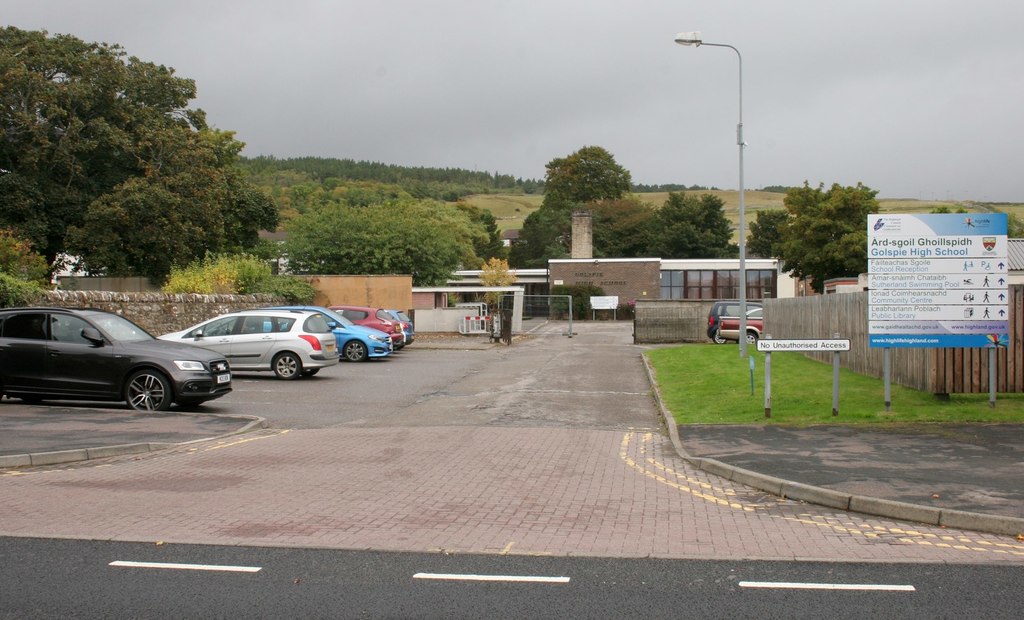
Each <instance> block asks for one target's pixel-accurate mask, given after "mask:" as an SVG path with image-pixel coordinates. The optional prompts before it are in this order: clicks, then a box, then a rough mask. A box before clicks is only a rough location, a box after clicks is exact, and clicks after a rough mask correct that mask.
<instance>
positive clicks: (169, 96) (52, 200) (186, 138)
mask: <svg viewBox="0 0 1024 620" xmlns="http://www.w3.org/2000/svg"><path fill="white" fill-rule="evenodd" d="M195 96H196V87H195V83H194V82H193V81H192V80H188V79H183V78H179V77H176V76H175V75H174V70H173V69H170V68H167V67H164V66H162V65H156V64H153V63H150V62H143V61H140V60H139V59H138V58H135V57H128V56H127V54H126V53H125V51H124V50H123V49H122V48H121V47H120V46H117V45H108V44H105V43H103V44H97V43H86V42H84V41H81V40H79V39H77V38H75V37H72V36H69V35H56V36H53V37H50V36H48V34H47V33H46V32H44V31H39V32H33V31H23V30H19V29H18V28H14V27H7V28H4V29H2V30H0V127H2V128H3V130H2V136H3V139H2V140H0V204H3V205H4V209H2V210H0V226H7V227H12V228H15V229H17V230H19V231H20V233H21V234H22V235H24V236H25V237H26V238H27V239H28V240H29V241H30V242H31V243H32V245H33V247H35V248H37V249H38V251H39V252H40V253H41V254H43V256H44V257H45V258H46V259H47V261H48V263H49V264H51V265H53V264H54V260H55V259H56V258H57V256H58V255H60V254H61V253H63V252H64V251H65V250H69V253H72V252H74V253H77V254H79V255H80V257H81V259H82V266H84V267H85V268H87V269H89V270H95V271H103V272H108V273H111V274H116V275H136V274H141V275H148V276H150V277H153V278H159V277H160V276H162V275H166V273H167V270H168V267H169V265H170V264H173V263H174V262H177V261H179V260H181V259H182V258H188V259H191V258H196V257H201V256H203V254H204V253H205V251H206V250H220V249H226V248H244V247H246V246H247V245H249V244H252V243H255V241H256V235H255V232H256V231H255V230H253V226H261V225H271V224H273V225H276V210H275V209H272V208H268V207H272V203H271V202H270V201H269V198H262V197H261V196H259V195H258V194H256V193H254V192H253V191H252V190H251V188H249V187H248V186H247V182H246V181H244V177H242V175H241V173H240V172H238V171H236V170H232V167H233V166H234V164H235V161H236V159H237V156H238V152H239V151H240V149H241V146H242V145H241V143H239V142H237V141H235V140H234V138H233V136H232V134H230V133H229V132H216V131H209V130H208V129H207V126H206V120H205V114H204V113H203V112H202V111H201V110H192V109H189V108H188V105H189V102H190V101H191V100H192V99H194V98H195ZM149 198H155V199H157V202H156V211H155V213H154V214H153V215H152V218H150V219H149V220H147V219H146V218H145V217H142V216H141V215H140V214H139V213H136V212H137V211H138V212H142V211H145V210H146V205H145V202H144V201H145V200H146V199H149ZM94 209H95V210H96V212H95V213H94V212H93V210H94ZM167 209H172V210H175V211H176V212H175V213H168V212H167ZM182 210H183V211H182ZM123 214H127V215H129V216H131V217H130V218H129V219H128V220H126V221H121V222H120V223H118V221H117V220H116V218H117V217H118V216H120V215H123ZM112 224H118V226H117V228H115V229H114V230H112V231H111V230H108V229H106V228H103V226H107V225H112ZM176 226H180V227H181V229H180V232H181V234H182V235H184V238H183V239H182V240H181V246H182V247H184V248H185V249H186V250H185V251H184V252H183V251H182V250H181V249H175V250H174V251H173V252H172V256H171V258H170V259H169V260H168V258H167V257H165V256H163V255H160V254H145V253H144V252H142V251H140V250H139V249H138V248H139V247H143V246H145V247H150V248H152V249H154V250H157V251H161V252H162V251H165V250H167V249H168V248H167V243H168V242H167V239H166V238H165V239H156V238H150V237H147V235H156V236H163V237H167V236H168V235H170V236H171V237H172V238H173V235H175V234H177V233H178V232H179V231H178V230H176V229H175V227H176ZM128 227H131V229H129V228H128ZM200 229H202V230H200ZM70 231H76V232H75V233H74V237H75V242H74V243H69V241H68V235H69V232H70ZM104 240H105V241H106V245H103V244H102V243H101V241H104ZM72 245H74V247H71V246H72ZM119 252H123V253H125V254H126V256H123V257H118V256H117V254H118V253H119ZM192 252H198V253H192ZM185 254H188V256H184V255H185Z"/></svg>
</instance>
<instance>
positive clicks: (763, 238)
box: [747, 209, 789, 258]
mask: <svg viewBox="0 0 1024 620" xmlns="http://www.w3.org/2000/svg"><path fill="white" fill-rule="evenodd" d="M787 221H789V212H787V211H786V210H785V209H766V210H764V211H758V212H757V215H756V216H755V219H754V221H753V222H751V223H750V236H749V237H748V239H747V255H748V256H757V257H760V258H777V257H778V256H779V250H778V249H777V248H776V246H778V244H779V242H780V240H781V238H782V228H783V227H784V226H785V225H786V222H787Z"/></svg>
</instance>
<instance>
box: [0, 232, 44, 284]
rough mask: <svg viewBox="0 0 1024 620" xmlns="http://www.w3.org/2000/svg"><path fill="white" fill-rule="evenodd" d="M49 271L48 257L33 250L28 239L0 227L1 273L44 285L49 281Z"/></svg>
mask: <svg viewBox="0 0 1024 620" xmlns="http://www.w3.org/2000/svg"><path fill="white" fill-rule="evenodd" d="M48 271H49V265H48V264H47V262H46V259H45V258H43V257H42V256H41V255H39V254H37V253H36V252H33V251H32V246H31V245H30V244H29V243H28V241H26V240H24V239H21V238H19V237H18V236H17V235H15V234H14V232H13V231H10V230H6V229H2V228H0V273H5V274H7V275H9V276H11V277H12V278H16V279H18V280H23V281H25V282H32V283H34V284H38V285H43V284H46V282H47V279H46V276H47V273H48Z"/></svg>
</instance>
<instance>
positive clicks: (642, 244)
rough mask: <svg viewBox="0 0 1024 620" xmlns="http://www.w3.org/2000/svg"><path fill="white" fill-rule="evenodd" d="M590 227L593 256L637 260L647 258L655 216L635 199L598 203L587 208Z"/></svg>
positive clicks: (654, 229) (647, 207)
mask: <svg viewBox="0 0 1024 620" xmlns="http://www.w3.org/2000/svg"><path fill="white" fill-rule="evenodd" d="M588 208H589V209H590V212H591V214H592V216H593V223H594V236H593V239H594V256H596V257H598V258H638V257H642V256H650V248H651V241H652V239H653V236H654V234H655V231H656V221H657V213H656V212H655V211H654V209H652V208H651V206H650V205H649V204H647V203H645V202H643V201H641V200H638V199H636V198H632V197H630V198H622V199H619V200H602V201H599V202H595V203H591V204H590V205H588Z"/></svg>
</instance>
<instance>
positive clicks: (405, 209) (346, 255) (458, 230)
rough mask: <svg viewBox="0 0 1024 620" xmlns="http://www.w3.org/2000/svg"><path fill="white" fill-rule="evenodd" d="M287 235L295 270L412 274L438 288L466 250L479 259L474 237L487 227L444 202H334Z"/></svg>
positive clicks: (423, 283) (292, 226) (416, 282)
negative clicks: (477, 226) (356, 204)
mask: <svg viewBox="0 0 1024 620" xmlns="http://www.w3.org/2000/svg"><path fill="white" fill-rule="evenodd" d="M288 234H289V236H288V241H287V242H286V244H285V248H286V251H287V255H288V264H289V267H290V268H291V269H292V270H293V271H295V272H298V273H318V274H324V273H331V274H411V275H412V277H413V285H415V286H437V285H440V284H444V283H445V282H446V281H447V280H448V278H450V277H451V275H452V273H454V272H455V271H456V270H457V269H459V268H460V267H461V266H462V265H463V264H464V261H465V260H467V253H468V254H469V258H470V259H473V258H475V255H474V254H473V251H472V236H473V235H475V234H482V230H480V229H474V226H473V223H472V222H471V221H470V220H469V218H467V217H466V215H465V214H464V213H462V212H461V211H459V210H458V209H456V208H454V207H452V206H451V205H443V204H440V203H432V202H431V203H409V204H384V205H371V206H368V207H349V206H345V205H339V204H329V205H324V206H322V207H318V208H315V209H313V210H311V211H310V212H308V213H305V214H303V215H301V216H299V217H296V218H295V219H294V220H292V221H291V222H290V223H289V224H288ZM467 235H468V236H469V237H468V238H467ZM477 264H479V263H478V259H477Z"/></svg>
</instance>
